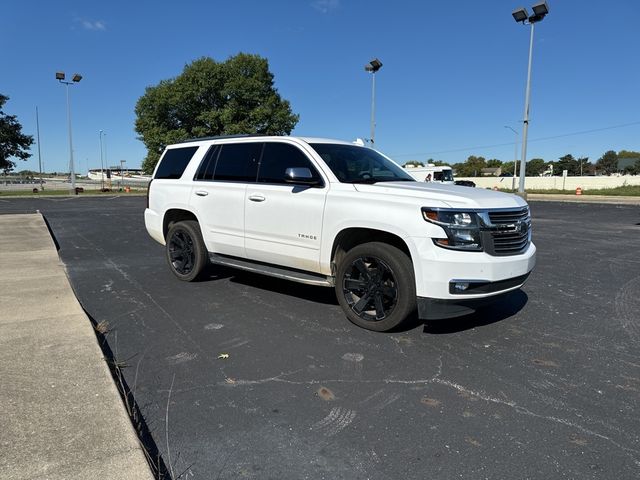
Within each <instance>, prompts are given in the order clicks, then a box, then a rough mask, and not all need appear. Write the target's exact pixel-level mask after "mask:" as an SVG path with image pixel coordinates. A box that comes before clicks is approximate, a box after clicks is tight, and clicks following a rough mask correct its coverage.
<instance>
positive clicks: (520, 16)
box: [511, 7, 529, 23]
mask: <svg viewBox="0 0 640 480" xmlns="http://www.w3.org/2000/svg"><path fill="white" fill-rule="evenodd" d="M511 15H513V19H514V20H515V21H516V22H523V23H524V22H525V21H526V20H527V19H528V18H529V12H527V9H526V8H522V7H520V8H518V9H517V10H514V11H513V13H512V14H511Z"/></svg>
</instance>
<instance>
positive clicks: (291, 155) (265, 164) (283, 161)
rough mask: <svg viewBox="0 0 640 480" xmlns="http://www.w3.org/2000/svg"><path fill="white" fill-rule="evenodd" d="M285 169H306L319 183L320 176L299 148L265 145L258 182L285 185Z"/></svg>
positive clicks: (286, 145) (285, 144)
mask: <svg viewBox="0 0 640 480" xmlns="http://www.w3.org/2000/svg"><path fill="white" fill-rule="evenodd" d="M287 168H308V169H309V170H311V174H312V175H313V177H314V179H316V180H319V181H321V178H320V174H319V173H318V171H317V170H316V169H315V167H314V166H313V164H312V163H311V161H310V160H309V159H308V158H307V156H306V155H305V154H304V153H303V152H302V151H301V150H300V149H299V148H296V147H294V146H293V145H289V144H287V143H271V142H267V143H265V145H264V152H263V154H262V160H261V161H260V171H259V173H258V182H264V183H286V182H285V181H284V173H285V171H286V170H287Z"/></svg>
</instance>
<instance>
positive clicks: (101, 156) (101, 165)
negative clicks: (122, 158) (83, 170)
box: [98, 130, 106, 192]
mask: <svg viewBox="0 0 640 480" xmlns="http://www.w3.org/2000/svg"><path fill="white" fill-rule="evenodd" d="M98 135H99V136H100V190H102V191H103V192H104V156H103V155H102V151H103V150H102V136H103V135H106V133H104V130H100V133H99V134H98ZM105 146H106V142H105Z"/></svg>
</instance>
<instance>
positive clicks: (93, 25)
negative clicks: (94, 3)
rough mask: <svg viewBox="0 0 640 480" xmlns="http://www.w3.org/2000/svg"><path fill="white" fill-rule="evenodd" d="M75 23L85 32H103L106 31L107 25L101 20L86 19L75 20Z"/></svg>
mask: <svg viewBox="0 0 640 480" xmlns="http://www.w3.org/2000/svg"><path fill="white" fill-rule="evenodd" d="M75 21H76V23H79V24H80V26H81V27H82V28H84V29H85V30H92V31H101V32H104V31H105V30H106V29H107V24H106V23H104V21H102V20H87V19H86V18H76V19H75Z"/></svg>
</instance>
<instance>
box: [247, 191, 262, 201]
mask: <svg viewBox="0 0 640 480" xmlns="http://www.w3.org/2000/svg"><path fill="white" fill-rule="evenodd" d="M249 200H251V201H252V202H264V201H265V200H266V198H265V196H264V195H262V194H261V193H253V194H251V195H249Z"/></svg>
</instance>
